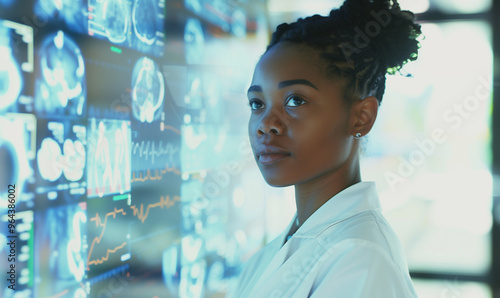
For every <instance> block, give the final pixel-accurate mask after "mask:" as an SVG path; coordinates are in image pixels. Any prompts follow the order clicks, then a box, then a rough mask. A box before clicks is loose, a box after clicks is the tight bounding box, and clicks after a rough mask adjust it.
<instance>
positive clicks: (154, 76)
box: [132, 57, 165, 123]
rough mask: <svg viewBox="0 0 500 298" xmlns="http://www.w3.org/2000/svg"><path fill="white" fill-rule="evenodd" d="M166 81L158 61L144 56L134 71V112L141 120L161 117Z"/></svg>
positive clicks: (149, 120)
mask: <svg viewBox="0 0 500 298" xmlns="http://www.w3.org/2000/svg"><path fill="white" fill-rule="evenodd" d="M164 96H165V81H164V79H163V75H162V73H161V72H160V68H159V67H158V65H156V63H155V62H154V61H153V60H151V59H149V58H147V57H142V58H140V59H139V60H137V62H136V63H135V66H134V70H133V72H132V112H133V114H134V117H135V118H136V119H138V120H140V121H141V122H148V123H151V122H153V121H154V120H157V119H159V117H160V115H161V113H162V111H163V108H162V107H163V99H164Z"/></svg>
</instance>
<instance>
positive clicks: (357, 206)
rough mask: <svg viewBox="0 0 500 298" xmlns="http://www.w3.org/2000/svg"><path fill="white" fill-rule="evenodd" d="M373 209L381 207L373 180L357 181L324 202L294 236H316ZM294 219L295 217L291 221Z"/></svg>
mask: <svg viewBox="0 0 500 298" xmlns="http://www.w3.org/2000/svg"><path fill="white" fill-rule="evenodd" d="M373 209H381V206H380V201H379V198H378V193H377V187H376V185H375V182H358V183H356V184H353V185H351V186H349V187H348V188H346V189H344V190H342V191H340V192H339V193H337V194H336V195H334V196H333V197H332V198H330V199H329V200H328V201H327V202H326V203H324V204H323V205H322V206H321V207H320V208H319V209H318V210H316V211H315V212H314V213H313V214H312V215H311V216H310V217H309V218H308V219H307V220H306V221H305V222H304V223H303V224H302V226H301V227H300V228H299V229H298V230H297V232H296V233H295V235H294V236H295V237H307V238H313V237H316V236H318V235H319V234H320V233H321V232H322V231H324V230H325V229H326V228H328V227H329V226H331V225H334V224H336V223H338V222H340V221H343V220H345V219H347V218H349V217H352V216H354V215H356V214H358V213H360V212H363V211H366V210H373ZM294 221H295V217H294V218H293V220H292V223H293V222H294Z"/></svg>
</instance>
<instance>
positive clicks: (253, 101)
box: [248, 42, 355, 186]
mask: <svg viewBox="0 0 500 298" xmlns="http://www.w3.org/2000/svg"><path fill="white" fill-rule="evenodd" d="M322 63H324V62H323V60H322V59H320V57H319V56H318V53H317V52H316V51H315V50H314V49H312V48H309V47H306V46H299V45H297V44H293V43H283V42H282V43H280V44H278V45H276V46H274V47H273V48H272V49H271V50H269V51H268V52H267V53H266V54H265V55H264V56H263V57H262V58H261V60H260V61H259V63H258V64H257V66H256V68H255V72H254V76H253V79H252V84H251V86H250V88H249V90H248V100H249V105H250V108H251V109H252V111H251V112H252V113H251V116H250V120H249V123H248V133H249V138H250V143H251V146H252V150H253V153H254V157H255V159H256V161H257V165H258V167H259V169H260V171H261V172H262V175H263V176H264V179H265V180H266V181H267V183H268V184H269V185H272V186H288V185H296V184H301V183H306V182H310V181H315V180H321V179H322V178H324V177H327V176H330V174H333V173H336V172H337V170H339V169H340V168H342V167H343V166H344V167H348V166H350V165H349V164H348V163H347V161H348V159H349V156H350V155H351V154H353V148H352V147H353V138H352V135H353V134H355V132H353V131H351V128H350V127H352V125H351V124H352V121H353V120H352V118H353V117H350V112H349V108H348V106H347V105H346V102H345V100H344V98H343V97H342V82H340V81H338V80H333V79H330V78H327V77H326V76H325V72H324V67H323V65H322Z"/></svg>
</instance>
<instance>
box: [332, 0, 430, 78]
mask: <svg viewBox="0 0 500 298" xmlns="http://www.w3.org/2000/svg"><path fill="white" fill-rule="evenodd" d="M330 20H331V21H332V22H333V23H334V25H335V26H336V27H341V28H339V29H341V30H342V31H343V32H344V33H346V34H348V35H350V38H352V39H353V40H352V42H351V45H350V46H354V48H352V49H351V51H353V52H355V54H356V56H358V57H357V58H358V59H361V60H364V58H367V57H373V51H375V53H377V56H378V59H379V62H380V63H381V66H382V67H384V68H387V70H388V71H389V72H390V73H394V72H396V71H398V70H399V69H400V68H401V67H402V66H403V65H404V64H405V63H406V62H408V61H413V60H416V58H417V56H418V49H419V47H420V45H419V42H418V40H417V37H418V36H419V35H420V34H421V30H420V25H418V24H415V23H414V20H415V16H414V14H413V13H412V12H410V11H402V10H401V9H400V7H399V3H398V2H397V1H396V0H393V1H390V0H346V1H345V2H344V4H343V5H342V6H341V7H340V8H339V9H334V10H332V11H331V12H330ZM348 32H349V33H348ZM358 59H355V60H358ZM358 61H359V60H358Z"/></svg>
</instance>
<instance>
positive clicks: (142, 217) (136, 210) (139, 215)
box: [130, 196, 181, 223]
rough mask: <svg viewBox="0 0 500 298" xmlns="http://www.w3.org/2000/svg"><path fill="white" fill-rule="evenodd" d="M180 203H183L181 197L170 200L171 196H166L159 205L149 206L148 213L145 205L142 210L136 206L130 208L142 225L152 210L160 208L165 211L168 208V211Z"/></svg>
mask: <svg viewBox="0 0 500 298" xmlns="http://www.w3.org/2000/svg"><path fill="white" fill-rule="evenodd" d="M180 201H181V198H180V197H179V196H174V197H173V198H172V199H171V198H170V196H165V197H161V199H160V201H159V202H158V203H155V204H149V205H148V207H147V208H146V212H144V205H143V204H141V207H140V208H137V207H136V206H135V205H132V206H130V209H132V210H133V212H134V216H137V218H138V219H139V220H140V221H141V222H142V223H144V221H145V220H146V219H147V218H148V216H149V210H150V209H152V208H158V207H160V208H162V209H163V207H167V209H168V208H171V207H173V206H174V205H175V203H176V202H180Z"/></svg>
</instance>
